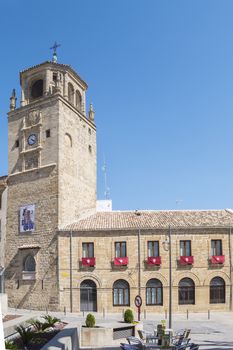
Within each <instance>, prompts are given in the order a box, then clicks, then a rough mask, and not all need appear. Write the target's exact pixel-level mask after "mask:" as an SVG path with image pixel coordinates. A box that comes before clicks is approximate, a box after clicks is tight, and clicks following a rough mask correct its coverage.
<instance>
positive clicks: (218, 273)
mask: <svg viewBox="0 0 233 350" xmlns="http://www.w3.org/2000/svg"><path fill="white" fill-rule="evenodd" d="M214 277H221V278H222V279H223V280H224V281H225V284H226V286H227V285H229V284H230V277H229V276H228V274H227V273H226V272H223V271H213V272H211V273H210V274H208V275H207V276H206V278H205V280H204V282H203V286H207V287H209V285H210V281H211V280H212V279H213V278H214Z"/></svg>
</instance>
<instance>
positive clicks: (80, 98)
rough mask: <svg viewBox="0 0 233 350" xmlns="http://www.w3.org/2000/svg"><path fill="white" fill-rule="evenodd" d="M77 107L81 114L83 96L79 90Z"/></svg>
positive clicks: (77, 92)
mask: <svg viewBox="0 0 233 350" xmlns="http://www.w3.org/2000/svg"><path fill="white" fill-rule="evenodd" d="M76 107H77V109H78V110H79V111H80V112H81V107H82V96H81V94H80V92H79V91H78V90H76Z"/></svg>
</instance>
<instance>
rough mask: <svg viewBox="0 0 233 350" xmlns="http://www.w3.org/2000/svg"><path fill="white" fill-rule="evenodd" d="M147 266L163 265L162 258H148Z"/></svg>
mask: <svg viewBox="0 0 233 350" xmlns="http://www.w3.org/2000/svg"><path fill="white" fill-rule="evenodd" d="M146 262H147V265H157V266H158V265H161V256H148V257H147V261H146Z"/></svg>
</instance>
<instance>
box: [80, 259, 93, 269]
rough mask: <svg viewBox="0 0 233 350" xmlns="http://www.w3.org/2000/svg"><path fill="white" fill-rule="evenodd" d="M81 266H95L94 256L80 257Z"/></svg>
mask: <svg viewBox="0 0 233 350" xmlns="http://www.w3.org/2000/svg"><path fill="white" fill-rule="evenodd" d="M82 266H90V267H91V266H92V267H93V266H95V258H82Z"/></svg>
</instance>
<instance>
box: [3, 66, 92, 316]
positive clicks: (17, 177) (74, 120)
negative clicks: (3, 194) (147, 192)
mask: <svg viewBox="0 0 233 350" xmlns="http://www.w3.org/2000/svg"><path fill="white" fill-rule="evenodd" d="M20 84H21V101H20V106H19V108H16V96H15V91H14V90H13V92H12V96H11V99H10V100H11V102H10V112H9V113H8V130H9V131H8V132H9V136H8V158H9V175H8V201H7V203H8V204H7V205H8V208H7V235H6V264H5V266H6V271H5V285H6V292H7V293H8V299H9V305H10V306H12V307H18V308H29V307H31V308H35V309H45V308H46V307H48V308H49V309H58V308H59V297H58V295H59V294H58V291H59V285H58V274H57V269H58V250H57V230H58V229H59V228H61V227H63V226H64V225H66V224H68V223H72V222H74V221H76V220H77V219H78V218H79V217H80V215H82V214H83V213H86V212H88V213H89V212H90V211H93V210H95V207H96V127H95V123H94V111H93V108H92V106H91V108H90V110H89V113H88V115H87V113H86V97H85V93H86V90H87V84H86V83H85V82H84V81H83V80H82V79H81V78H80V77H79V75H78V74H77V73H76V72H75V71H74V70H73V69H72V68H71V67H70V66H68V65H64V64H59V63H57V62H49V61H47V62H44V63H42V64H39V65H36V66H34V67H31V68H29V69H26V70H24V71H22V72H21V73H20Z"/></svg>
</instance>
